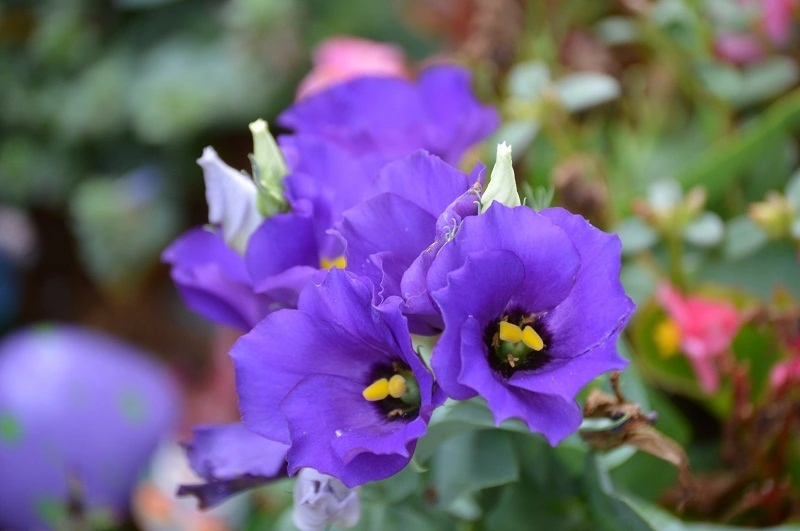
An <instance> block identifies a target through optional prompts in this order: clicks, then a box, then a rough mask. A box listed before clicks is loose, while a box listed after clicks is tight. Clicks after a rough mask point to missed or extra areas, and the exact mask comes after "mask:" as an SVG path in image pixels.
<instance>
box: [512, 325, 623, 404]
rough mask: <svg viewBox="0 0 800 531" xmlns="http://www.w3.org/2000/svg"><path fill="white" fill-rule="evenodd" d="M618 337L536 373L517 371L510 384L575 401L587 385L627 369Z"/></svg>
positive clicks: (552, 361) (556, 362)
mask: <svg viewBox="0 0 800 531" xmlns="http://www.w3.org/2000/svg"><path fill="white" fill-rule="evenodd" d="M618 337H619V333H615V334H613V335H612V336H611V337H609V338H608V339H607V340H606V341H605V342H604V343H602V344H600V345H598V346H597V347H595V348H593V349H591V350H589V351H588V352H585V353H584V354H581V355H579V356H575V357H574V358H553V359H552V360H550V362H549V363H547V364H545V365H544V366H542V367H539V368H537V369H536V370H535V371H517V372H516V373H514V374H513V375H512V376H511V378H510V379H509V380H508V383H509V385H512V386H514V387H519V388H521V389H527V390H529V391H535V392H538V393H546V394H550V395H557V396H560V397H562V398H563V399H564V400H573V399H574V398H575V396H576V395H577V394H578V392H580V390H581V389H583V387H584V386H585V385H586V384H588V383H589V382H591V381H592V380H594V379H595V378H597V377H598V376H599V375H601V374H603V373H605V372H609V371H621V370H624V369H625V368H626V367H627V366H628V360H626V359H624V358H622V357H621V356H620V355H619V354H618V353H617V338H618Z"/></svg>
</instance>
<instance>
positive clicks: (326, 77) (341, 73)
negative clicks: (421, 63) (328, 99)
mask: <svg viewBox="0 0 800 531" xmlns="http://www.w3.org/2000/svg"><path fill="white" fill-rule="evenodd" d="M365 75H370V76H385V77H408V71H407V69H406V65H405V54H404V53H403V51H402V50H401V49H399V48H397V47H396V46H392V45H390V44H383V43H379V42H375V41H370V40H367V39H359V38H356V37H333V38H330V39H327V40H326V41H323V42H322V44H320V45H319V46H317V48H316V50H315V51H314V67H313V68H312V69H311V71H310V72H309V73H308V74H307V75H306V77H305V78H304V79H303V81H302V82H301V83H300V87H299V88H298V89H297V99H298V100H300V99H303V98H306V97H308V96H310V95H311V94H314V93H315V92H319V91H321V90H324V89H326V88H328V87H329V86H331V85H335V84H337V83H341V82H343V81H347V80H349V79H353V78H355V77H359V76H365Z"/></svg>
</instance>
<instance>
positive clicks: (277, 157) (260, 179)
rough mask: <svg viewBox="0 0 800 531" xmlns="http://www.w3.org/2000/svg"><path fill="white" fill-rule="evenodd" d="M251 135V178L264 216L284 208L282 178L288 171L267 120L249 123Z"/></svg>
mask: <svg viewBox="0 0 800 531" xmlns="http://www.w3.org/2000/svg"><path fill="white" fill-rule="evenodd" d="M250 132H251V133H252V135H253V155H252V157H251V161H252V163H253V178H254V180H255V183H256V187H257V188H258V208H259V210H260V211H261V213H262V214H263V215H264V216H265V217H269V216H272V215H274V214H277V213H278V212H282V211H284V210H285V209H286V199H285V198H284V197H283V178H284V177H285V176H286V174H287V173H289V168H288V167H287V166H286V161H285V160H284V159H283V154H282V153H281V150H280V148H279V147H278V144H277V142H275V138H274V137H273V136H272V135H271V134H270V132H269V129H268V128H267V122H265V121H264V120H261V119H258V120H256V121H255V122H252V123H251V124H250Z"/></svg>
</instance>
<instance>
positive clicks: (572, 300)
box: [541, 208, 635, 357]
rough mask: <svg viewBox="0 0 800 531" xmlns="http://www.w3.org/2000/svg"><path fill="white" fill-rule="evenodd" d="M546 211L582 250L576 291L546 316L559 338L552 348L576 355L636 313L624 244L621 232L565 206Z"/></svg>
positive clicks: (550, 351) (560, 353) (552, 352)
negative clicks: (624, 278)
mask: <svg viewBox="0 0 800 531" xmlns="http://www.w3.org/2000/svg"><path fill="white" fill-rule="evenodd" d="M541 214H542V216H543V217H545V218H547V219H550V220H551V221H552V222H553V223H554V224H555V225H557V226H558V227H560V228H561V229H563V230H564V232H566V233H567V234H568V235H569V236H570V238H571V239H572V241H573V242H574V243H575V246H576V247H577V249H578V252H579V253H580V264H581V267H580V270H579V271H578V275H577V278H576V280H575V285H574V286H573V287H572V291H571V292H570V293H569V296H567V297H566V298H565V299H564V300H563V301H562V302H561V303H560V304H559V305H558V306H557V307H556V308H554V309H552V310H551V311H549V312H547V314H546V315H544V316H543V317H542V322H543V324H544V326H545V328H546V329H547V331H548V333H549V334H550V335H551V336H552V337H553V338H554V341H553V344H552V345H550V346H548V354H550V355H551V356H554V357H573V356H577V355H579V354H582V353H584V352H586V351H587V350H589V349H591V348H592V347H594V346H595V345H598V344H599V343H601V342H604V341H606V340H607V339H608V338H609V336H610V335H611V334H613V333H614V332H616V331H618V330H620V329H621V328H622V327H624V326H625V323H627V321H628V319H629V318H630V316H631V314H632V313H633V310H634V308H635V305H634V304H633V301H631V300H630V299H629V298H628V297H627V296H626V295H625V291H624V289H623V287H622V283H621V282H620V280H619V273H620V267H621V258H620V253H621V247H622V246H621V244H620V241H619V238H618V237H617V236H616V235H613V234H607V233H605V232H602V231H600V230H598V229H596V228H595V227H593V226H592V225H591V224H590V223H589V222H588V221H586V220H585V219H584V218H583V217H581V216H577V215H575V214H571V213H569V212H568V211H566V210H564V209H561V208H551V209H547V210H543V211H542V212H541ZM556 338H557V340H556Z"/></svg>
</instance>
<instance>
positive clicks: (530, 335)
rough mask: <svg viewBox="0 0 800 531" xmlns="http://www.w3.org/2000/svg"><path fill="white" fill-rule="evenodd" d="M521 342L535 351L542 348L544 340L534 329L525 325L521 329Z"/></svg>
mask: <svg viewBox="0 0 800 531" xmlns="http://www.w3.org/2000/svg"><path fill="white" fill-rule="evenodd" d="M522 342H523V343H525V345H526V346H527V347H528V348H532V349H533V350H535V351H537V352H538V351H540V350H542V349H543V348H544V341H543V340H542V336H540V335H539V334H538V333H537V332H536V330H534V329H533V328H531V327H530V326H526V327H525V328H524V329H523V330H522Z"/></svg>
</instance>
